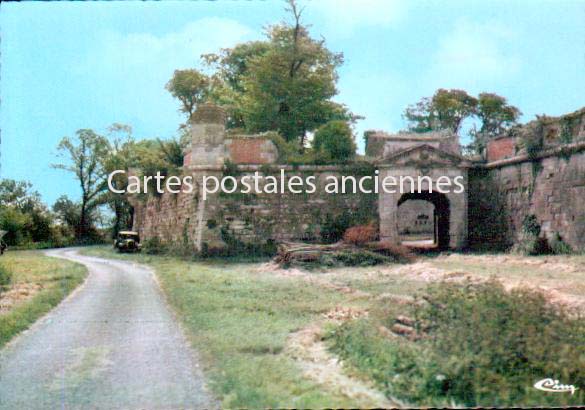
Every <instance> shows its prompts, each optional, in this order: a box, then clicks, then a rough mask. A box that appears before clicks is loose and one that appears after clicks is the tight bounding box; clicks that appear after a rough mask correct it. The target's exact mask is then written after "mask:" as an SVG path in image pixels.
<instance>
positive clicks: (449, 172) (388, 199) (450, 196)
mask: <svg viewBox="0 0 585 410" xmlns="http://www.w3.org/2000/svg"><path fill="white" fill-rule="evenodd" d="M408 135H409V134H405V135H400V134H398V136H397V135H394V136H389V135H387V134H386V135H384V137H385V138H384V140H385V141H384V143H383V144H381V146H385V147H384V149H383V154H382V155H381V158H380V159H379V160H378V161H377V166H378V169H379V170H380V180H381V181H382V180H383V179H384V178H386V177H389V176H392V177H394V178H395V180H397V181H398V180H400V179H401V178H402V179H403V180H404V181H405V184H404V185H403V189H402V191H400V190H399V189H397V190H396V192H394V193H392V192H386V191H385V190H380V194H379V195H380V197H379V202H378V211H379V217H380V237H381V239H382V240H388V241H392V242H396V243H400V242H402V237H401V234H403V233H404V232H401V229H400V227H401V226H402V227H404V223H405V221H404V218H406V217H405V216H404V215H405V213H400V212H399V207H401V206H405V205H406V203H407V202H410V201H417V202H420V201H426V202H429V203H430V204H432V206H431V207H427V211H426V212H414V211H413V212H410V215H411V216H412V218H413V219H412V225H413V231H414V232H421V229H418V228H420V225H418V224H427V223H428V224H430V225H431V228H429V230H430V237H431V238H432V243H433V244H434V245H435V246H436V247H437V248H439V249H461V248H464V247H465V246H466V244H467V184H468V179H467V178H468V177H467V170H468V168H469V167H470V166H471V163H470V162H469V161H467V160H466V159H464V158H463V157H461V156H460V155H459V153H458V147H455V146H453V145H449V144H444V143H443V144H442V141H441V139H443V140H445V139H446V137H443V136H440V135H439V136H429V137H428V138H427V139H421V138H420V137H419V138H417V139H411V140H409V139H408ZM397 140H398V141H399V142H400V144H396V142H397ZM397 146H398V147H399V148H397V149H396V148H395V149H392V148H393V147H397ZM447 178H448V180H449V181H451V185H450V186H449V184H446V183H445V182H446V181H447ZM455 180H456V181H458V183H459V184H460V185H461V186H459V185H457V186H455V185H453V181H455ZM412 181H414V182H415V184H414V185H413V184H412ZM419 181H420V182H421V184H420V185H419V184H418V182H419ZM437 183H438V184H437ZM461 187H462V188H463V189H461ZM446 191H449V192H446ZM407 215H408V213H407ZM399 218H403V219H402V220H400V219H399ZM406 223H408V221H406ZM426 232H427V233H428V232H429V231H426Z"/></svg>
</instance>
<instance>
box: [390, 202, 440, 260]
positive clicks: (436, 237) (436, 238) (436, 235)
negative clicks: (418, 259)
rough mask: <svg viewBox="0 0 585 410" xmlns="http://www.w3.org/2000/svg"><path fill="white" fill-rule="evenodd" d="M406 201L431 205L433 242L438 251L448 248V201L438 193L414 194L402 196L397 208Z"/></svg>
mask: <svg viewBox="0 0 585 410" xmlns="http://www.w3.org/2000/svg"><path fill="white" fill-rule="evenodd" d="M406 201H427V202H430V203H431V204H433V206H434V210H433V216H432V218H433V225H434V229H433V242H434V244H435V247H436V248H437V249H440V250H444V249H447V248H449V239H450V237H449V222H450V213H451V212H450V209H449V200H448V199H447V197H446V196H445V194H441V193H439V192H420V193H418V192H415V193H406V194H403V195H402V196H401V197H400V199H399V200H398V207H400V205H402V204H403V203H405V202H406Z"/></svg>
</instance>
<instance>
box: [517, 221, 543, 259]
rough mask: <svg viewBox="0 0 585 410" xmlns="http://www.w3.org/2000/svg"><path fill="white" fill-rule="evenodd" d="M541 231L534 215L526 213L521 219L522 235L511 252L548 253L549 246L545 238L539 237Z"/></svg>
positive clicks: (523, 253) (526, 253)
mask: <svg viewBox="0 0 585 410" xmlns="http://www.w3.org/2000/svg"><path fill="white" fill-rule="evenodd" d="M540 231H541V227H540V224H539V223H538V219H537V218H536V215H532V214H529V215H526V216H525V217H524V219H523V220H522V236H521V238H520V239H519V240H518V242H517V243H516V244H515V245H514V247H513V248H512V253H517V254H520V255H526V256H536V255H544V254H547V253H550V252H551V250H550V247H549V245H548V242H547V240H546V239H545V238H539V235H540Z"/></svg>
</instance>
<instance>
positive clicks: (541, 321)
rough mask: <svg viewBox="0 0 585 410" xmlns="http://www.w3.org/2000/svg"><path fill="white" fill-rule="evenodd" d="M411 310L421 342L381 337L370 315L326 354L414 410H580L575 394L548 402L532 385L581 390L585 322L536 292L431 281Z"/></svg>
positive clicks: (336, 334)
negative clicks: (422, 409)
mask: <svg viewBox="0 0 585 410" xmlns="http://www.w3.org/2000/svg"><path fill="white" fill-rule="evenodd" d="M415 306H416V307H415V308H414V317H415V328H416V329H417V330H418V332H419V334H422V335H423V336H422V337H421V338H420V339H419V340H418V341H416V342H410V341H406V340H402V339H399V340H388V339H385V338H384V337H382V336H381V334H380V333H379V332H377V328H376V325H375V323H372V322H371V320H372V318H370V319H369V321H354V322H348V323H347V324H345V325H343V326H341V327H340V328H338V329H336V330H335V331H333V332H332V334H331V335H330V337H331V339H332V341H333V349H334V350H335V351H336V352H338V353H339V354H340V355H341V357H342V358H343V359H346V360H348V361H349V362H350V363H352V364H354V365H356V366H357V367H358V368H359V369H360V370H362V371H364V372H366V374H368V375H370V377H372V378H373V379H374V380H375V381H376V382H377V383H378V384H379V385H380V386H381V387H382V388H383V389H384V390H385V391H386V393H387V394H388V395H391V396H395V397H398V398H402V399H405V400H408V401H410V402H413V403H416V404H417V406H436V407H440V406H444V405H449V406H450V407H452V406H454V405H464V406H469V407H476V406H490V407H509V406H522V407H524V406H528V407H530V406H566V405H575V404H582V403H583V400H584V399H585V394H584V393H583V391H582V390H577V391H576V392H575V394H574V395H571V394H564V395H563V394H548V395H547V394H546V393H543V392H540V391H538V390H535V389H533V388H532V386H533V384H534V383H535V382H536V381H538V380H540V379H543V378H545V377H553V378H555V379H559V380H561V383H565V384H567V383H568V384H574V385H575V386H583V385H585V322H584V321H583V319H582V318H581V317H576V316H573V315H571V314H570V313H572V312H567V311H565V310H564V309H562V308H560V307H558V306H555V305H552V304H550V303H548V302H547V300H546V298H545V297H544V295H543V294H542V293H540V292H537V291H533V290H527V289H516V290H512V291H511V292H507V291H506V290H505V289H504V287H503V286H502V285H501V284H500V283H498V282H496V281H488V282H485V283H472V282H466V283H464V284H460V283H459V284H457V283H452V282H451V283H438V284H432V285H430V286H429V288H428V289H427V291H426V292H425V294H424V295H423V296H422V298H421V300H420V303H417V304H415ZM383 320H385V321H386V323H390V322H393V318H392V317H386V318H383ZM453 403H455V404H453Z"/></svg>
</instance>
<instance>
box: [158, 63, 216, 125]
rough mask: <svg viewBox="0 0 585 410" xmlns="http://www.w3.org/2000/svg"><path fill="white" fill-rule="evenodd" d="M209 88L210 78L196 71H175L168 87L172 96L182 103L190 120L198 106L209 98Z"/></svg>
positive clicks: (182, 109) (183, 110)
mask: <svg viewBox="0 0 585 410" xmlns="http://www.w3.org/2000/svg"><path fill="white" fill-rule="evenodd" d="M209 87H210V81H209V78H208V77H207V76H206V75H205V74H203V73H201V72H199V71H198V70H195V69H186V70H175V72H174V74H173V77H172V78H171V79H170V80H169V82H168V83H167V85H166V89H167V90H168V91H169V92H170V93H171V95H172V96H173V97H175V98H177V99H178V100H179V101H180V102H181V111H182V112H184V113H185V114H187V116H188V118H191V115H193V113H194V112H195V109H196V108H197V104H199V103H201V102H203V101H204V100H205V99H206V98H207V96H208V94H209Z"/></svg>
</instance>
